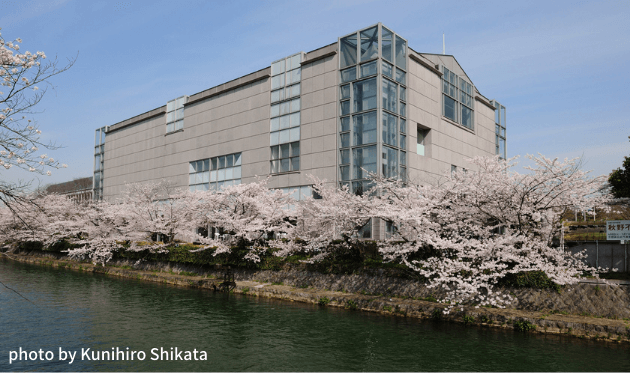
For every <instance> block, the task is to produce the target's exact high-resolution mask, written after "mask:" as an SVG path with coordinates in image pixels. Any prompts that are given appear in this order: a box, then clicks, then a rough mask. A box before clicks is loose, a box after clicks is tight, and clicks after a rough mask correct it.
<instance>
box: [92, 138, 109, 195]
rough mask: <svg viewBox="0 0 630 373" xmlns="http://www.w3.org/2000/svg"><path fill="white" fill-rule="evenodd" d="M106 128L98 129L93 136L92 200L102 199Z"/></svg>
mask: <svg viewBox="0 0 630 373" xmlns="http://www.w3.org/2000/svg"><path fill="white" fill-rule="evenodd" d="M106 131H107V127H102V128H98V129H97V130H96V133H95V135H94V179H93V186H92V189H93V194H92V195H93V198H94V199H95V200H102V199H103V171H104V170H103V165H104V162H105V132H106Z"/></svg>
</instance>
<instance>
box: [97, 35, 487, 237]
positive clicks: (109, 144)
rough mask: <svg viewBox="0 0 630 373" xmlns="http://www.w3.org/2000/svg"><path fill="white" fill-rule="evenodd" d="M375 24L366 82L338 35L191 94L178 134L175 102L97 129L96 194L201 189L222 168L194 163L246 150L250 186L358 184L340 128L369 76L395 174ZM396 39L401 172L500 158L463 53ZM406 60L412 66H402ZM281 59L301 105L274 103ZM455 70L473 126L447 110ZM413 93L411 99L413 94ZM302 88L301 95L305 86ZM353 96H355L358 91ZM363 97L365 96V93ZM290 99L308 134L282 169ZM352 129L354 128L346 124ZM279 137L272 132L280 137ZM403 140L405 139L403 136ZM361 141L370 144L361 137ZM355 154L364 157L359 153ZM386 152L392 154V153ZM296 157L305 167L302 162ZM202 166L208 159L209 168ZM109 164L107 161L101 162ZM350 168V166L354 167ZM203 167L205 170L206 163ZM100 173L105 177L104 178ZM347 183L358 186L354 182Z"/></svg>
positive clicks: (439, 173)
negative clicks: (467, 90)
mask: <svg viewBox="0 0 630 373" xmlns="http://www.w3.org/2000/svg"><path fill="white" fill-rule="evenodd" d="M368 29H370V30H377V31H378V33H379V34H378V35H379V36H378V38H379V39H378V41H376V43H377V45H378V46H377V47H373V48H376V49H374V50H375V52H374V53H377V55H375V56H376V57H371V59H370V60H367V61H368V63H369V62H374V61H375V62H374V63H373V65H377V64H378V67H377V69H376V70H374V71H375V72H374V73H372V74H373V76H368V78H367V79H364V78H363V77H359V78H358V79H357V78H356V75H355V78H354V79H353V80H352V81H350V82H349V83H348V84H346V83H345V82H344V81H342V77H341V74H343V73H344V71H343V68H342V63H341V61H340V58H342V57H343V58H344V59H345V58H346V56H345V55H343V53H344V52H342V49H341V48H342V43H343V42H344V41H345V39H342V38H340V39H339V40H338V41H336V42H334V43H332V44H329V45H326V46H324V47H322V48H319V49H316V50H314V51H311V52H308V53H300V54H299V55H294V56H292V57H291V56H290V57H289V58H287V59H286V64H285V62H282V61H276V62H274V63H273V64H272V65H271V66H269V67H266V68H264V69H262V70H259V71H256V72H253V73H251V74H248V75H245V76H243V77H240V78H238V79H235V80H232V81H230V82H227V83H225V84H222V85H219V86H216V87H213V88H210V89H207V90H204V91H202V92H199V93H196V94H193V95H191V96H189V97H186V98H184V99H183V100H184V101H186V102H185V103H184V104H183V109H182V110H181V115H182V116H183V127H182V126H180V127H182V128H181V129H176V130H173V129H174V128H178V127H177V126H170V125H169V124H168V123H170V122H169V121H172V120H174V119H173V118H175V115H176V114H175V113H176V110H175V109H174V108H175V106H172V107H171V106H170V105H171V102H169V104H168V105H165V106H160V107H158V108H156V109H153V110H151V111H149V112H146V113H143V114H140V115H138V116H135V117H133V118H129V119H127V120H124V121H122V122H119V123H116V124H113V125H111V126H108V127H104V128H103V129H99V130H97V143H96V148H95V150H96V152H95V154H98V155H97V157H99V158H97V162H96V163H95V164H96V165H97V166H95V183H94V188H95V198H106V199H114V198H116V197H117V196H119V195H120V193H121V192H122V191H123V190H124V188H125V185H126V184H128V183H137V182H152V181H159V180H161V179H169V180H171V181H173V182H175V183H176V184H177V185H179V186H181V187H189V186H190V187H191V188H194V187H195V186H197V187H203V188H206V189H207V188H208V183H207V181H206V178H208V179H210V180H211V178H212V177H215V176H216V174H215V176H212V175H213V174H212V172H213V171H207V172H208V173H209V175H210V176H208V175H203V173H202V172H201V171H202V169H201V168H200V169H199V175H198V179H195V175H192V173H193V171H192V170H193V166H194V162H195V161H204V160H206V161H207V163H209V164H210V166H209V167H210V168H212V162H213V161H215V160H218V158H213V157H221V156H224V155H230V154H238V153H240V157H239V162H241V163H240V165H239V166H238V167H237V166H236V164H235V165H234V167H235V168H234V170H233V172H234V175H236V174H237V170H236V168H238V173H240V179H235V180H236V181H235V182H241V183H248V182H252V181H255V180H256V177H257V176H263V177H265V176H267V175H270V174H271V175H273V176H272V177H271V180H270V187H272V188H286V187H297V186H307V185H309V184H312V181H311V180H310V179H309V177H308V175H313V176H315V177H317V178H320V179H326V180H328V181H329V182H331V183H335V184H338V183H340V182H342V181H343V180H348V179H347V178H346V179H344V176H342V172H341V169H342V166H341V165H342V163H340V162H341V161H340V157H342V156H341V155H340V154H342V153H340V149H341V148H342V147H343V146H344V145H342V142H343V141H342V140H340V132H343V131H344V130H342V128H341V125H340V120H341V118H342V117H343V116H344V115H345V116H346V117H347V118H346V119H348V123H349V122H350V117H353V120H354V117H355V116H359V115H358V114H357V115H354V114H353V113H354V111H352V112H351V113H350V114H348V113H347V112H342V111H343V109H342V108H341V105H342V104H344V100H346V101H345V103H346V104H347V105H350V104H351V103H352V102H351V101H352V100H353V99H354V100H355V101H354V105H355V107H356V105H357V102H358V103H359V104H361V102H360V95H361V94H362V93H361V91H360V90H361V89H363V88H361V87H359V86H358V85H357V83H361V82H365V81H367V80H373V81H374V82H376V83H375V85H374V86H375V87H376V88H375V89H374V91H375V92H376V97H375V99H376V104H374V103H373V101H370V102H371V103H372V104H373V105H375V106H373V107H372V108H371V109H370V110H372V111H370V112H369V113H371V114H374V115H373V116H376V117H377V118H378V119H377V120H376V121H377V125H376V135H375V136H376V137H374V139H376V140H375V141H374V144H375V145H372V148H373V149H376V150H377V152H376V153H375V154H377V155H378V156H376V161H375V162H376V163H375V167H376V170H378V172H379V173H381V174H382V172H385V171H384V170H385V166H384V165H383V164H384V162H385V161H384V160H382V159H381V156H380V155H381V153H382V152H383V151H385V150H384V149H385V147H384V145H383V144H384V138H383V137H384V136H385V134H384V132H383V126H384V124H381V114H383V115H385V108H384V105H385V101H384V100H385V99H384V98H383V96H384V95H385V93H384V92H383V87H382V86H383V85H386V84H387V82H388V80H387V79H388V78H386V77H385V76H384V72H383V70H382V69H385V67H384V66H385V65H389V63H387V62H386V60H385V57H384V56H385V53H386V51H385V48H386V47H385V44H384V41H383V40H384V39H383V38H384V36H383V35H384V34H381V33H383V32H389V30H387V29H386V28H385V26H383V25H381V24H380V23H379V24H377V25H373V26H370V28H366V29H364V30H359V31H357V33H356V36H357V39H359V40H361V38H362V36H361V37H359V32H365V31H366V30H368ZM353 34H354V33H353ZM350 35H352V34H350ZM361 35H363V34H361ZM374 35H376V33H374ZM394 36H395V38H396V42H397V43H398V42H399V41H400V42H401V43H403V42H404V45H403V44H401V46H400V48H399V45H398V44H397V45H396V48H397V49H396V51H397V52H399V53H400V56H399V57H396V58H397V64H396V65H394V70H396V71H399V70H400V71H401V72H402V73H403V74H406V78H405V77H403V78H402V80H401V81H399V80H397V79H396V81H394V77H392V78H389V79H390V81H391V83H392V84H393V85H394V86H396V87H398V88H397V89H398V91H396V88H394V92H399V93H398V95H399V96H396V93H394V94H393V97H394V100H398V98H400V101H398V102H399V105H400V106H399V107H400V108H401V112H400V113H399V112H396V113H393V114H394V115H396V118H397V120H398V121H399V122H400V123H403V122H404V121H406V124H405V126H404V127H403V126H402V124H401V127H396V128H399V129H400V131H401V132H400V139H401V140H400V141H401V142H399V143H398V144H397V145H398V146H397V149H396V150H395V151H396V152H397V153H395V154H399V156H398V159H399V160H400V161H398V160H396V161H395V163H396V162H400V164H398V163H396V164H395V165H394V166H393V167H397V169H396V171H395V172H396V173H399V174H401V175H402V174H403V173H404V174H405V175H403V176H404V177H406V178H407V179H408V180H410V181H412V182H434V181H436V180H437V179H439V178H440V177H443V176H444V175H445V174H447V173H448V172H449V170H451V169H452V168H453V167H458V168H459V167H461V168H470V167H471V166H469V165H468V164H467V163H466V162H465V159H466V158H469V157H474V156H478V155H495V147H497V148H498V145H496V141H498V140H497V139H495V108H494V105H493V103H492V102H491V101H490V100H488V99H487V98H485V97H484V96H483V95H481V93H479V91H478V90H477V89H476V88H475V87H474V84H473V82H472V81H471V80H470V78H469V77H468V76H467V75H466V73H465V72H464V70H463V69H462V67H461V66H460V65H459V63H458V62H457V61H456V59H455V58H454V57H453V56H450V55H434V54H423V53H418V52H416V51H414V50H413V49H411V48H408V47H407V45H406V41H405V40H404V39H402V38H401V37H399V36H398V35H394ZM376 37H377V36H375V38H376ZM345 38H346V39H347V38H348V37H345ZM381 44H382V45H381ZM356 48H357V49H356V51H358V53H359V54H361V53H362V52H361V50H360V49H359V46H357V47H356ZM389 48H390V52H388V53H390V54H391V53H393V48H394V46H393V45H390V46H389ZM352 53H354V52H352ZM342 55H343V56H342ZM292 58H293V60H292ZM296 59H298V60H299V68H298V69H295V66H294V61H296ZM393 59H394V57H390V62H392V64H393ZM403 59H404V61H403ZM382 61H385V62H382ZM368 63H364V61H358V60H357V62H356V63H355V64H356V66H355V67H356V68H357V69H362V68H363V67H367V65H368ZM398 63H400V64H401V66H403V67H402V68H398V67H396V66H397V65H398ZM274 64H275V65H274ZM344 64H346V62H344ZM280 65H281V68H282V69H283V70H282V71H284V69H285V65H286V71H287V73H286V79H287V83H286V87H287V88H286V90H284V89H281V91H282V92H280V95H282V97H285V96H284V95H285V92H286V95H287V96H288V95H289V80H290V79H295V77H296V76H297V79H298V80H297V82H298V84H299V86H298V84H295V85H292V86H291V87H292V88H296V89H297V92H299V94H298V95H297V96H292V98H291V100H292V101H290V100H289V99H288V98H285V99H284V100H282V99H281V100H280V101H278V102H280V105H276V104H275V102H272V100H277V96H275V97H276V99H274V98H273V97H272V96H273V94H272V85H274V84H276V83H277V81H278V80H277V78H278V77H280V75H281V77H282V84H283V87H284V84H285V80H284V79H285V74H284V73H282V74H280V75H278V73H277V71H276V72H275V73H274V72H273V71H272V70H273V69H274V66H276V68H277V66H280ZM346 66H347V64H346ZM289 68H291V69H293V70H292V71H291V72H292V73H294V74H293V78H290V77H289V75H290V74H289ZM445 68H446V69H448V70H449V71H451V72H453V73H454V74H456V75H457V76H458V77H460V78H461V79H462V80H464V81H466V82H468V83H469V84H471V85H472V87H473V88H472V95H471V96H472V97H473V101H474V103H473V104H470V105H472V106H473V113H474V114H473V119H472V128H467V127H466V126H463V125H461V124H460V123H458V122H457V121H453V120H451V119H449V118H448V117H447V116H445V115H443V113H444V112H443V105H444V102H443V100H444V97H445V95H444V93H443V90H442V87H443V76H444V71H445V70H444V69H445ZM401 69H404V70H401ZM361 74H362V73H361ZM294 83H296V81H295V80H293V81H292V82H291V83H290V84H294ZM462 84H464V83H462ZM344 86H345V87H346V88H347V89H348V90H350V89H351V88H350V87H352V88H353V89H354V92H355V93H354V94H353V95H352V97H353V98H351V99H350V100H347V99H346V98H344V97H341V95H342V93H341V90H342V89H344ZM357 87H359V90H357ZM405 89H406V96H403V95H404V92H403V91H404V90H405ZM279 91H280V90H276V91H274V92H276V93H277V92H279ZM292 92H293V93H292V94H295V91H292ZM348 95H350V94H349V93H348ZM355 95H359V99H357V97H355ZM403 97H404V99H403ZM295 99H299V102H296V101H295ZM372 99H373V98H372ZM340 100H341V101H340ZM364 100H365V103H367V102H368V101H369V100H368V98H365V99H364ZM173 102H174V101H173ZM289 103H291V106H290V107H291V109H290V110H291V113H292V114H294V115H293V116H292V117H291V120H293V118H294V117H296V118H298V121H299V122H298V124H297V127H295V128H296V129H295V130H294V131H291V136H293V135H294V133H299V138H298V139H297V141H294V139H293V138H292V140H291V141H292V142H291V148H290V149H291V155H292V156H295V155H296V154H297V156H298V157H299V159H298V158H295V159H294V158H291V160H290V162H291V163H290V166H289V158H286V159H280V160H278V161H277V165H276V164H275V163H274V161H273V160H272V158H273V157H274V155H273V154H274V140H273V137H274V131H279V130H278V129H277V128H276V129H274V124H273V122H274V115H276V116H277V115H281V116H280V117H277V118H276V119H277V120H278V121H281V120H282V119H286V123H289V117H288V114H287V116H286V117H283V116H282V113H280V114H278V113H277V112H276V111H277V110H280V111H282V110H283V108H284V107H285V106H283V104H286V108H287V109H286V110H287V113H288V111H289ZM293 103H296V104H297V105H296V108H295V109H296V110H294V107H293V106H294V105H293ZM367 104H369V103H367ZM372 104H370V105H372ZM173 105H176V104H173ZM404 105H406V111H405V112H403V111H402V110H403V109H402V107H403V106H404ZM278 106H279V108H278ZM274 110H275V111H274ZM171 112H172V113H171ZM274 113H275V114H274ZM171 114H172V115H173V116H172V117H171V116H170V115H171ZM462 116H463V114H462ZM169 118H170V119H169ZM383 120H384V119H383ZM270 121H271V127H270ZM169 126H170V127H169ZM287 126H288V124H287ZM469 126H470V125H469ZM291 129H294V127H293V122H291ZM98 131H102V132H103V133H106V135H107V137H106V138H107V140H106V141H105V140H104V136H103V137H102V139H103V140H100V141H99V140H98V139H99V138H101V137H100V136H99V132H98ZM286 131H287V132H286V133H287V138H288V136H289V135H288V133H289V132H288V131H289V129H288V128H287V129H286ZM346 131H350V130H348V129H346ZM355 131H356V124H355V129H353V130H351V132H347V134H348V137H350V136H351V134H352V135H356V134H355ZM419 133H422V136H424V140H423V151H422V153H423V154H422V155H420V154H418V153H419V152H420V151H419V150H418V149H419V147H418V146H417V142H418V137H417V136H418V134H419ZM276 134H277V135H278V136H279V138H280V143H281V144H283V142H282V135H283V134H284V133H280V132H278V133H276ZM270 136H271V138H272V140H271V143H270ZM360 136H362V135H360ZM396 136H398V133H396ZM403 138H404V140H402V139H403ZM287 141H288V140H286V141H285V142H286V144H284V145H277V148H275V151H276V152H280V153H281V152H282V150H283V149H284V148H283V147H282V146H285V147H286V149H289V148H288V147H289V145H288V144H289V143H288V142H287ZM353 141H355V140H353ZM364 141H365V140H364ZM103 142H104V145H103ZM356 145H357V144H354V143H352V144H350V145H345V146H346V147H348V148H347V151H348V152H347V153H345V154H354V153H352V152H354V151H355V150H357V149H359V148H358V147H357V146H356ZM359 145H361V143H360V142H359ZM296 146H297V149H299V150H298V151H297V152H295V151H294V150H295V147H296ZM99 149H100V150H99ZM362 149H367V148H366V147H364V148H362ZM351 151H352V152H351ZM403 153H404V154H403ZM391 154H394V153H391ZM280 157H282V156H280ZM287 157H288V156H287ZM352 157H355V156H354V155H352ZM228 158H229V157H228ZM382 158H383V159H385V154H384V153H383V155H382ZM390 158H391V157H390ZM233 159H234V161H233V162H237V161H236V159H237V158H236V157H234V158H233ZM352 159H355V158H352ZM294 161H296V162H298V163H296V164H294V163H293V162H294ZM191 162H193V163H191ZM226 162H227V161H226ZM283 162H284V163H283ZM352 162H353V163H352V167H354V168H353V170H356V169H357V167H358V163H354V162H358V161H355V160H353V161H352ZM202 163H203V162H201V163H199V167H201V165H202ZM99 164H100V166H98V165H99ZM195 167H196V166H195ZM204 167H208V166H204ZM216 167H219V166H216ZM226 167H227V166H226ZM274 167H278V170H279V171H278V170H276V171H274V170H275V169H274ZM347 167H348V169H350V168H351V166H350V164H348V166H347ZM196 170H197V169H196V168H195V172H197V171H196ZM203 170H204V172H205V170H206V168H203ZM97 171H98V172H97ZM228 171H229V172H230V173H231V172H232V170H226V174H227V172H228ZM217 172H219V174H220V172H221V171H220V170H218V171H217ZM346 172H347V171H346ZM353 172H356V171H353ZM97 174H98V176H97ZM359 174H360V171H359ZM399 176H400V175H399ZM97 177H98V178H99V181H97V180H96V179H97ZM350 178H356V177H354V176H352V177H350ZM358 178H359V179H360V178H361V177H358ZM195 180H196V181H195ZM193 181H194V182H193ZM347 182H348V184H351V185H354V181H347ZM360 182H361V181H360V180H359V183H360ZM193 184H197V185H193ZM209 187H210V188H212V187H213V184H212V182H210V185H209ZM375 230H377V231H380V230H381V228H380V227H375ZM378 235H379V234H377V235H376V236H378ZM375 238H376V237H375Z"/></svg>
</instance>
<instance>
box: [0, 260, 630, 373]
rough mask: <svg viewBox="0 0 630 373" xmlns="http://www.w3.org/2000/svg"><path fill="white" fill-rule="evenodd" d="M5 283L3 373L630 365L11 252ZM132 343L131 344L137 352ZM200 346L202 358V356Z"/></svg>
mask: <svg viewBox="0 0 630 373" xmlns="http://www.w3.org/2000/svg"><path fill="white" fill-rule="evenodd" d="M0 281H1V282H2V284H4V285H6V286H7V287H8V288H7V287H5V286H3V285H2V284H0V371H24V370H32V371H88V370H89V371H630V345H628V344H614V343H606V342H601V341H600V342H595V341H587V340H579V339H576V338H573V337H568V336H550V335H547V336H546V335H541V334H525V333H515V332H513V331H511V330H509V331H508V330H506V331H503V330H495V329H489V328H483V327H477V326H472V327H465V326H463V325H459V324H449V323H439V322H431V321H421V320H412V319H405V318H397V317H386V316H379V315H374V314H370V313H364V312H357V311H348V310H342V309H337V308H331V307H319V306H317V305H310V304H298V303H290V302H284V301H278V300H271V299H261V298H256V297H249V296H243V295H237V294H223V293H213V292H210V291H206V290H197V289H187V288H178V287H172V286H166V285H159V284H154V283H146V282H142V281H138V280H129V279H119V278H112V277H107V276H105V275H99V274H87V273H79V272H74V271H68V270H60V269H52V268H46V267H39V266H33V265H28V264H21V263H16V262H13V261H9V260H6V259H0ZM9 288H10V289H9ZM11 289H13V290H15V292H14V291H12V290H11ZM16 292H17V293H19V294H17V293H16ZM24 298H26V299H24ZM20 349H21V350H20ZM60 349H61V350H62V351H64V352H66V353H70V354H72V353H76V355H75V357H74V360H73V361H72V364H69V362H70V355H67V354H66V355H65V356H64V354H61V357H66V360H60ZM88 349H89V350H88ZM160 349H161V350H160ZM175 349H177V351H178V352H180V355H179V356H181V358H182V359H184V358H185V357H186V354H185V353H181V351H184V352H185V351H190V357H191V359H192V360H179V359H177V360H174V359H175V358H176V357H177V356H178V355H177V354H175V353H174V354H173V355H172V357H171V351H173V352H175ZM40 350H41V353H40ZM112 350H113V351H114V352H112ZM195 350H196V351H197V352H196V353H195V352H194V351H195ZM20 351H22V354H20ZM116 351H118V352H119V354H116ZM152 351H153V352H155V353H152ZM47 352H48V355H47V354H46V353H47ZM82 352H86V353H85V354H82ZM102 352H107V353H106V354H102ZM128 352H135V353H136V355H134V359H133V360H131V359H130V358H128V356H130V354H127V353H128ZM95 353H101V357H105V360H103V359H101V360H95V359H94V357H95ZM141 353H144V359H142V360H141V359H139V356H140V357H142V356H141V355H142V354H141ZM203 353H205V355H206V356H205V357H206V358H207V360H199V359H201V358H203V357H204V356H203ZM107 355H109V357H108V356H107ZM194 355H196V356H197V358H198V360H194ZM112 356H114V357H115V356H118V358H119V360H113V359H114V357H112ZM49 358H50V359H49ZM153 359H156V360H153ZM12 360H14V361H12Z"/></svg>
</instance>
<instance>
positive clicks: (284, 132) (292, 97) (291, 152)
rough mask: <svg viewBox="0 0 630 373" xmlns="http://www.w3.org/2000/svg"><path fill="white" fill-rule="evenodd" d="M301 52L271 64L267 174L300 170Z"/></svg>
mask: <svg viewBox="0 0 630 373" xmlns="http://www.w3.org/2000/svg"><path fill="white" fill-rule="evenodd" d="M301 63H302V53H298V54H295V55H293V56H289V57H287V58H284V59H282V60H280V61H276V62H274V63H272V64H271V112H270V118H271V119H270V122H269V134H270V135H269V145H270V147H271V165H270V168H271V173H272V174H277V173H282V172H290V171H298V170H299V169H300V122H301V120H300V106H301V102H300V91H301V88H300V81H301V75H302V70H301Z"/></svg>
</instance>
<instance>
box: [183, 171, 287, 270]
mask: <svg viewBox="0 0 630 373" xmlns="http://www.w3.org/2000/svg"><path fill="white" fill-rule="evenodd" d="M268 181H269V179H268V178H267V179H262V180H258V181H256V182H253V183H248V184H239V185H230V186H227V187H223V188H221V189H220V190H218V191H212V190H210V191H206V192H195V195H196V196H198V199H197V201H198V202H197V203H196V205H195V211H196V212H195V216H196V219H195V224H196V226H198V227H208V228H211V229H212V228H214V230H215V231H217V234H218V232H219V231H220V232H224V233H225V234H226V237H227V238H228V239H227V240H226V241H222V240H219V239H218V237H216V236H214V235H210V236H209V237H203V236H202V235H199V234H197V235H196V237H195V240H196V241H199V242H201V243H203V244H204V245H205V246H206V248H207V247H216V251H215V255H217V254H221V253H225V252H228V251H229V250H230V245H231V244H240V245H241V246H242V245H243V244H246V245H247V247H248V249H249V252H248V253H247V254H246V255H245V259H246V260H251V261H254V262H258V261H260V254H262V253H263V252H265V251H266V250H267V249H268V247H269V246H272V247H277V246H279V245H281V244H282V237H283V236H292V235H293V233H292V232H293V230H294V229H295V221H296V219H297V215H296V209H295V205H296V203H297V202H296V201H295V200H293V198H292V197H291V196H290V195H289V194H287V193H284V192H283V191H281V190H277V189H269V188H268V187H267V183H268Z"/></svg>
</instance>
